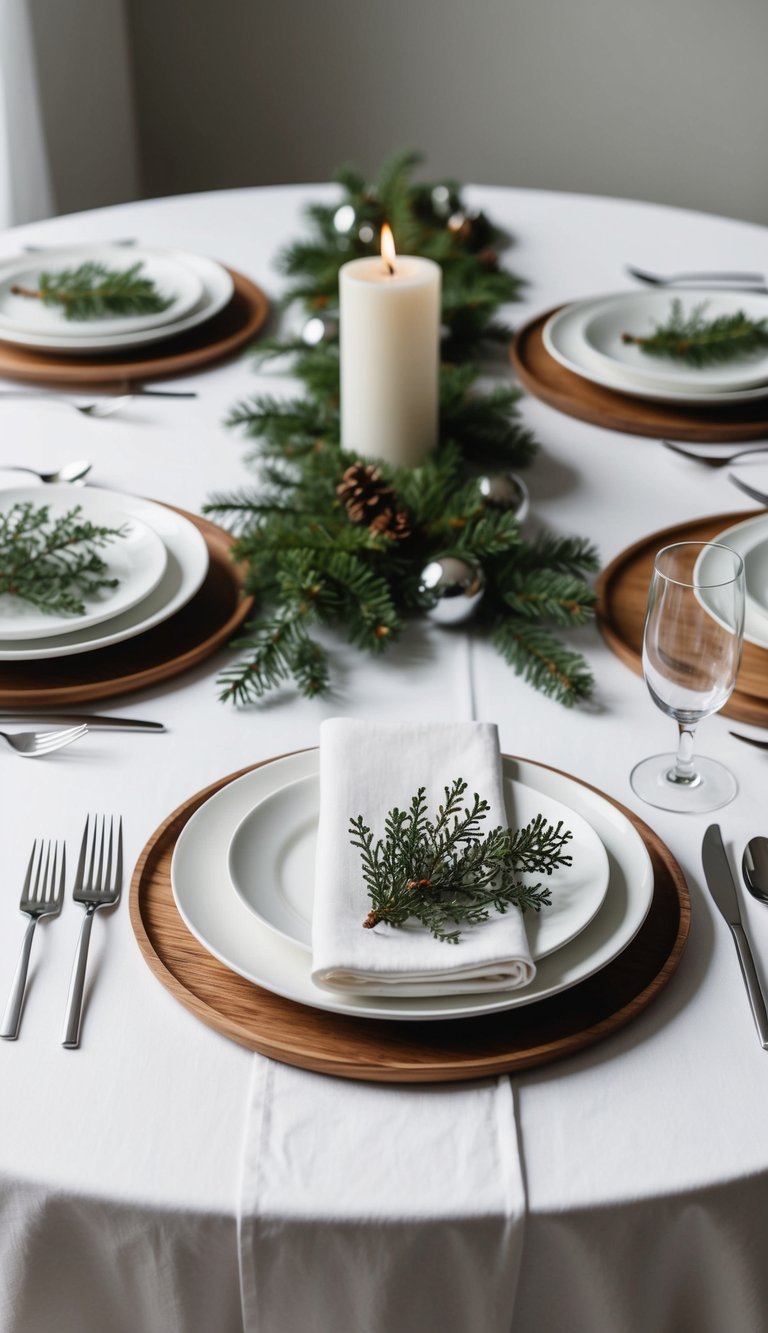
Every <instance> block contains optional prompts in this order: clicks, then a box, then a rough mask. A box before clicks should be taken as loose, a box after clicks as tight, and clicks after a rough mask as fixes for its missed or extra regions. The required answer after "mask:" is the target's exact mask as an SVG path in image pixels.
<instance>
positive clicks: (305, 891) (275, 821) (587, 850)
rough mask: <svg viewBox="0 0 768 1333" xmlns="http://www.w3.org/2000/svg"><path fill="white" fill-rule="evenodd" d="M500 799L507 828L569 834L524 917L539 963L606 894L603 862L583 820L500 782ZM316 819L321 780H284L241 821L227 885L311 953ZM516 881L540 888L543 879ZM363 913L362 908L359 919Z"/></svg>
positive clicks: (550, 799) (525, 877) (599, 846)
mask: <svg viewBox="0 0 768 1333" xmlns="http://www.w3.org/2000/svg"><path fill="white" fill-rule="evenodd" d="M505 799H506V804H507V814H508V817H509V822H510V826H511V827H514V828H524V827H525V825H526V824H528V823H529V822H530V821H531V820H532V819H534V818H535V817H536V815H538V814H542V815H543V816H544V818H545V819H546V820H547V821H548V822H549V823H550V824H555V825H556V824H557V823H558V822H559V821H561V820H562V822H563V824H564V826H565V827H566V828H568V829H569V830H570V831H571V833H572V834H573V839H572V841H571V842H569V843H568V846H567V849H566V850H567V852H568V854H569V855H570V856H572V858H573V865H572V867H571V868H570V869H568V868H567V867H557V868H556V869H555V870H554V871H553V872H552V874H551V875H549V876H547V877H545V879H544V882H545V884H546V887H547V888H548V889H549V890H550V891H551V894H552V905H551V906H550V907H546V908H543V909H542V910H541V911H540V912H529V913H527V914H526V918H525V925H526V932H527V935H528V945H529V948H530V951H531V957H532V958H533V959H534V960H536V961H538V959H540V958H545V957H546V956H547V954H550V953H554V952H555V950H556V949H561V948H562V946H563V945H564V944H567V943H568V941H569V940H572V939H574V938H575V937H576V935H578V934H579V932H580V931H582V930H584V929H585V927H586V926H588V925H589V923H590V921H591V920H592V918H593V917H594V916H595V915H596V913H597V912H598V911H599V910H600V908H601V907H602V905H603V900H604V898H605V895H606V893H607V891H608V857H607V855H606V852H605V848H604V847H603V844H602V843H601V841H600V839H599V838H598V836H597V834H596V833H595V831H594V829H593V828H591V826H590V825H589V824H588V823H587V821H586V820H585V819H583V818H582V816H581V815H578V814H577V813H576V811H575V810H571V809H567V808H566V807H565V806H564V805H563V804H562V803H561V802H560V801H557V800H555V799H554V798H553V797H551V796H546V797H545V796H542V794H541V793H540V792H537V791H534V790H532V788H530V787H526V786H524V785H523V784H522V783H520V782H517V781H515V780H514V779H512V778H506V779H505ZM513 812H514V813H513ZM319 814H320V779H319V777H318V776H317V775H316V774H313V775H312V776H310V777H306V778H299V779H298V780H297V781H296V782H289V783H288V784H287V785H286V786H285V787H280V788H279V789H278V790H277V791H275V792H272V794H271V795H270V796H267V797H266V798H265V799H264V800H263V801H260V802H259V803H258V805H256V806H254V808H253V810H251V812H250V813H249V814H247V815H246V817H245V819H244V820H243V821H242V823H240V824H239V825H238V827H237V829H236V830H235V834H234V837H233V838H232V841H231V843H230V845H229V858H228V861H229V876H230V879H231V881H232V884H233V886H234V889H235V892H236V893H237V894H239V896H240V898H241V899H242V901H243V902H244V903H245V905H246V907H248V908H249V909H250V911H252V912H253V913H254V914H255V915H256V916H257V917H258V918H259V919H260V920H261V921H263V923H264V924H265V925H266V926H267V927H268V928H269V929H270V930H274V931H277V933H278V934H279V935H283V936H284V937H285V938H286V939H288V940H292V941H293V943H294V944H298V945H299V947H300V948H302V949H305V950H308V951H309V952H311V951H312V906H313V900H314V878H315V843H316V840H317V823H318V818H319ZM522 879H523V880H526V881H527V882H529V883H538V882H541V881H542V876H540V875H533V876H531V875H523V876H522ZM368 907H369V904H368V903H367V902H365V905H364V907H363V908H362V913H361V920H362V917H363V916H365V914H366V912H367V910H368Z"/></svg>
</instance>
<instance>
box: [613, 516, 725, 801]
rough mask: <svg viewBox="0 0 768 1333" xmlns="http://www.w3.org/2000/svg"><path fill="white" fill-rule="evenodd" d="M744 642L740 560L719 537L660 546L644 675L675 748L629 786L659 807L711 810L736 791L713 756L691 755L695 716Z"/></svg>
mask: <svg viewBox="0 0 768 1333" xmlns="http://www.w3.org/2000/svg"><path fill="white" fill-rule="evenodd" d="M743 643H744V562H743V560H742V559H741V556H739V555H737V554H736V552H735V551H732V550H731V549H730V548H729V547H728V546H722V545H721V544H720V543H718V542H677V543H675V544H674V545H673V546H665V547H664V549H663V550H661V551H659V552H658V554H657V556H656V559H655V560H654V564H653V578H652V579H651V586H650V588H649V589H648V612H647V615H646V618H645V630H644V633H643V675H644V676H645V683H646V685H647V686H648V689H649V691H650V695H651V698H652V699H653V702H654V703H655V704H656V706H657V708H660V709H661V710H662V712H664V713H668V714H669V716H670V717H673V718H674V719H675V721H676V722H677V725H678V728H679V733H680V734H679V741H678V749H677V754H657V755H654V756H653V757H652V758H650V759H644V760H643V761H642V762H641V763H639V764H637V765H636V767H635V768H634V769H633V770H632V773H631V776H630V782H631V784H632V790H633V791H634V792H636V794H637V795H638V796H640V797H641V798H642V800H644V801H647V802H648V804H649V805H656V806H660V807H661V809H662V810H683V811H690V812H696V813H698V812H701V811H704V810H717V809H718V807H719V806H721V805H727V804H728V802H729V801H732V800H733V798H734V796H735V795H736V792H737V789H738V788H737V783H736V779H735V777H734V776H733V774H732V773H731V772H730V770H729V769H727V768H726V767H725V766H724V765H723V764H720V763H718V762H717V760H715V759H705V758H703V757H697V758H695V759H694V754H693V743H694V732H695V729H696V726H697V724H698V723H699V722H700V721H701V719H702V718H703V717H708V716H709V714H710V713H716V712H717V710H718V709H719V708H722V706H723V704H724V703H725V702H726V701H727V700H728V699H729V698H730V695H731V692H732V690H733V687H734V685H735V683H736V674H737V672H738V669H739V663H740V662H741V650H742V647H743Z"/></svg>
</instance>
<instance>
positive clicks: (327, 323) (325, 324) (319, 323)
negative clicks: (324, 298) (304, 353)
mask: <svg viewBox="0 0 768 1333" xmlns="http://www.w3.org/2000/svg"><path fill="white" fill-rule="evenodd" d="M338 333H339V321H338V320H337V319H331V318H330V316H329V315H313V316H312V318H311V319H308V320H307V322H306V324H305V325H304V328H303V329H302V330H301V341H302V342H303V343H305V344H306V345H307V347H318V346H319V344H320V343H324V342H330V341H331V340H332V339H333V338H336V337H338Z"/></svg>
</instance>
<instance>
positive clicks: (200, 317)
mask: <svg viewBox="0 0 768 1333" xmlns="http://www.w3.org/2000/svg"><path fill="white" fill-rule="evenodd" d="M86 262H89V263H90V262H92V263H98V264H103V265H105V266H106V267H108V268H110V269H118V270H121V271H124V270H125V269H126V268H128V267H130V266H132V265H134V264H140V265H141V269H140V274H139V276H140V277H142V278H148V279H150V280H151V281H152V282H153V283H154V284H155V287H156V289H157V291H158V292H159V293H160V294H161V295H163V296H164V297H166V298H167V299H168V300H169V302H170V304H169V305H168V306H167V307H166V309H165V310H163V311H161V312H159V313H157V314H154V315H109V316H105V317H99V318H98V319H81V320H76V319H67V318H66V316H65V314H64V310H63V309H60V308H58V307H54V306H50V305H44V304H43V302H42V301H41V300H37V299H32V298H30V297H29V296H23V295H19V294H18V292H17V291H15V290H14V289H16V288H26V289H28V290H32V291H36V290H37V289H38V288H39V285H40V275H41V273H58V272H60V271H61V270H63V269H69V268H76V267H77V266H78V265H80V264H83V263H86ZM233 291H234V284H233V281H232V278H231V276H230V274H229V273H228V272H227V270H226V269H225V268H222V266H221V264H217V263H216V262H215V261H214V260H212V259H206V258H204V257H202V256H201V255H194V254H189V253H187V252H186V251H183V250H160V249H154V248H151V249H150V248H147V247H144V246H130V247H128V246H115V245H112V246H110V245H102V246H91V245H89V246H71V247H69V248H59V249H51V250H46V251H45V252H43V253H41V254H39V255H28V256H26V258H24V259H16V260H13V261H11V262H9V263H6V264H3V265H0V341H2V342H8V343H14V344H17V345H18V346H21V347H27V348H29V349H30V350H31V351H35V350H38V351H45V352H56V353H58V354H60V355H62V356H78V355H84V354H85V355H88V356H97V355H99V354H100V353H101V354H103V355H105V356H106V355H109V354H110V353H113V352H116V351H122V350H124V349H128V348H132V347H133V348H137V347H143V346H146V345H149V344H152V343H157V342H161V341H163V340H164V339H167V338H175V337H177V336H178V334H180V333H184V332H186V331H187V330H188V329H193V328H195V327H196V326H197V325H198V324H203V323H205V321H206V320H209V319H212V318H213V316H214V315H216V314H218V312H219V311H220V310H222V309H223V307H224V306H225V305H227V303H228V302H229V301H230V300H231V298H232V293H233Z"/></svg>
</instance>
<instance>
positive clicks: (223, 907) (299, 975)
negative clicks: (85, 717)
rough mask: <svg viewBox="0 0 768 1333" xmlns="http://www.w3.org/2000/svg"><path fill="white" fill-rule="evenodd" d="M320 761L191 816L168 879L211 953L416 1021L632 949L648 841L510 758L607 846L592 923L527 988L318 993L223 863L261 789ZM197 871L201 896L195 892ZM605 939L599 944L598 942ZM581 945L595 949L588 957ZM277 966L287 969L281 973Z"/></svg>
mask: <svg viewBox="0 0 768 1333" xmlns="http://www.w3.org/2000/svg"><path fill="white" fill-rule="evenodd" d="M317 765H318V751H317V750H316V749H313V750H305V751H302V752H300V753H298V754H293V755H288V756H286V757H285V758H282V759H274V760H271V761H268V762H267V763H265V764H262V765H260V766H259V767H258V768H256V769H253V770H252V771H251V772H249V773H246V774H244V775H243V776H242V777H240V778H236V779H234V780H233V781H232V782H230V783H227V785H226V786H225V787H223V788H221V790H220V791H218V792H217V793H216V794H215V795H214V796H212V797H210V798H209V799H208V800H207V801H205V802H204V803H203V805H202V806H200V807H199V809H198V810H196V811H195V813H194V814H193V815H192V816H191V818H190V819H189V820H188V822H187V823H186V825H185V826H184V828H183V829H182V831H181V834H180V835H179V838H178V839H177V841H176V845H175V848H174V852H173V858H172V863H171V885H172V891H173V896H174V900H175V902H176V906H177V909H178V911H179V914H180V916H181V918H182V920H183V921H184V922H185V924H186V925H187V927H188V928H189V930H190V931H191V932H192V934H193V935H194V936H195V938H196V939H197V940H199V942H200V943H201V944H202V945H203V947H204V948H205V949H206V950H207V952H208V953H210V954H212V955H213V956H214V957H215V958H218V959H219V961H220V962H222V963H223V964H224V966H225V967H227V968H229V970H230V971H233V972H236V973H238V974H239V975H240V976H243V977H245V978H246V979H247V980H249V981H251V982H253V983H254V984H256V985H259V986H262V987H263V988H264V989H266V990H270V991H272V992H273V993H275V994H278V995H282V996H284V997H285V998H286V999H289V1000H293V1001H294V1002H296V1003H299V1004H303V1005H306V1006H308V1007H310V1008H316V1009H322V1010H325V1011H326V1012H329V1013H345V1014H350V1015H352V1016H355V1017H360V1018H374V1019H386V1020H395V1021H403V1022H405V1021H409V1022H410V1021H413V1020H417V1021H436V1020H443V1019H449V1018H462V1017H464V1018H465V1017H471V1016H473V1015H480V1014H487V1013H494V1012H498V1011H501V1010H506V1009H512V1008H518V1007H522V1006H524V1005H527V1004H532V1003H534V1002H535V1001H537V1000H540V999H544V998H546V997H548V996H550V995H554V994H558V993H559V992H561V991H564V990H567V989H569V988H570V987H571V986H574V985H577V984H578V982H580V981H584V980H586V978H587V977H588V976H591V975H593V974H594V973H595V972H598V971H600V970H601V969H602V968H603V967H605V966H607V964H608V963H609V962H611V961H612V960H613V959H614V958H615V957H617V956H618V954H619V953H621V952H622V951H623V950H624V949H625V948H626V947H627V945H628V944H629V943H630V941H631V940H632V939H633V938H634V936H635V935H636V933H637V931H638V930H639V929H640V927H641V926H642V924H643V921H644V920H645V918H646V916H647V913H648V911H649V909H650V906H651V902H652V898H653V868H652V866H651V860H650V857H649V855H648V851H647V849H646V847H645V844H644V843H643V841H642V839H641V837H640V835H639V833H638V832H637V830H636V829H635V828H634V826H633V825H632V824H631V823H630V821H629V820H628V819H627V818H626V816H625V815H624V814H622V812H621V811H620V810H618V809H617V808H616V807H615V806H614V805H612V804H611V803H610V802H609V801H608V800H606V798H605V797H603V796H601V795H600V794H599V793H597V792H595V791H594V790H593V789H592V788H590V787H587V786H584V785H582V784H581V783H579V782H577V781H576V780H575V779H573V778H570V777H568V776H567V775H565V774H561V773H558V772H557V771H556V770H554V769H551V768H547V767H546V766H544V765H540V764H536V763H535V762H533V761H531V760H523V759H513V758H511V757H509V756H504V757H503V767H504V772H505V773H511V775H512V776H515V777H518V778H520V780H521V781H524V782H525V783H526V784H527V785H529V786H533V787H536V789H537V790H541V791H542V792H551V794H552V795H554V796H555V797H556V799H558V800H562V801H563V803H564V804H566V805H570V806H572V807H573V808H574V809H576V810H577V811H578V812H579V813H582V814H583V815H584V817H585V818H586V819H588V822H589V823H591V824H592V825H593V827H595V831H596V832H597V834H598V837H599V838H600V839H601V841H602V842H603V844H604V845H605V847H606V851H607V852H608V857H609V862H610V864H611V885H610V886H609V890H608V895H607V897H606V901H605V903H604V905H603V907H602V909H601V910H600V911H599V912H598V913H597V916H596V917H595V918H594V920H593V921H592V922H591V924H590V925H589V926H587V928H586V929H585V930H583V931H582V932H581V933H580V934H579V935H577V936H576V938H575V939H574V940H572V941H571V943H570V944H567V945H565V946H564V947H563V948H562V949H559V950H557V951H556V952H555V953H552V954H550V955H549V956H548V957H547V958H544V959H543V960H542V962H541V964H540V965H539V967H538V970H537V975H536V978H535V979H534V981H533V982H532V983H531V985H530V986H528V987H526V988H525V990H518V991H501V992H493V993H488V992H485V993H481V994H473V995H460V996H430V997H424V998H418V999H414V998H405V997H403V998H401V999H396V998H394V997H389V996H381V997H380V996H375V997H371V996H365V997H363V996H355V995H347V994H340V993H333V992H331V991H322V990H321V989H320V988H319V987H316V986H314V985H313V984H312V982H311V978H310V968H311V962H310V959H309V956H308V955H307V954H306V953H305V952H304V951H303V950H301V949H299V948H297V946H296V945H293V944H291V943H289V942H288V941H287V940H283V939H281V938H280V937H279V936H276V935H275V934H274V933H273V932H271V931H268V930H267V929H266V928H265V927H264V926H262V925H261V923H260V922H259V921H258V920H257V919H256V917H254V916H253V915H252V913H251V912H249V911H248V909H247V908H246V907H245V906H244V904H243V903H241V902H240V900H239V899H238V897H237V895H236V894H235V892H234V890H233V888H232V885H231V884H230V882H229V877H228V875H227V868H226V853H227V848H228V847H229V839H230V837H231V833H232V832H233V831H234V827H236V825H237V823H239V820H240V818H241V817H242V815H243V814H245V813H246V812H247V810H248V808H250V805H251V804H252V803H253V800H254V797H255V796H257V795H258V792H259V790H263V791H264V792H266V791H268V790H270V789H271V786H272V785H274V784H276V783H277V784H282V783H284V782H288V781H290V780H291V779H292V778H295V777H302V776H304V775H305V774H306V773H311V772H314V771H317ZM222 816H225V818H222ZM217 821H219V829H218V831H217V828H216V825H217ZM214 835H215V836H214ZM190 870H194V876H191V875H190ZM195 876H196V877H197V899H196V900H195V899H194V898H193V897H192V896H191V891H192V889H193V887H194V884H195ZM201 886H202V891H201ZM214 886H215V887H214ZM206 912H207V914H208V915H207V916H206ZM617 916H618V919H617V920H615V918H616V917H617ZM226 929H229V930H230V932H231V934H230V936H229V938H224V932H225V931H226ZM212 936H213V938H212ZM601 937H603V940H602V945H598V942H599V941H600V939H601ZM585 948H586V949H587V950H588V951H589V952H588V953H587V955H586V957H585V956H584V951H585ZM249 950H251V951H252V952H253V953H254V954H258V955H260V957H259V958H258V963H257V966H254V962H253V960H252V958H250V957H248V951H249ZM590 950H591V951H590ZM270 969H271V975H270ZM276 971H280V972H281V975H280V976H276V975H275V973H276ZM265 973H266V975H265ZM283 973H284V974H285V975H283Z"/></svg>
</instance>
